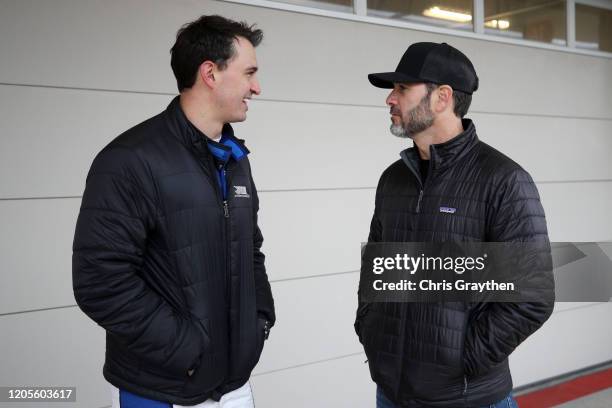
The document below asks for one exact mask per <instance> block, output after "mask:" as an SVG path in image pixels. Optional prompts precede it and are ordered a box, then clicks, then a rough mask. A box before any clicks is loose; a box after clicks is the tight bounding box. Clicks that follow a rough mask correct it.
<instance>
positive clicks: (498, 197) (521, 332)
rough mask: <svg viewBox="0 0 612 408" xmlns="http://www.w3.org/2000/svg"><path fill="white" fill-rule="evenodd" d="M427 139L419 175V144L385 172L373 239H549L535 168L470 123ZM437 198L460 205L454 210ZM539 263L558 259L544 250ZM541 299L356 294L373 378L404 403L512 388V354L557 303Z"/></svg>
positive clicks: (483, 400) (460, 401)
mask: <svg viewBox="0 0 612 408" xmlns="http://www.w3.org/2000/svg"><path fill="white" fill-rule="evenodd" d="M463 127H464V129H465V131H464V132H463V133H461V134H460V135H458V136H457V137H455V138H453V139H452V140H450V141H448V142H446V143H444V144H439V145H434V146H431V148H430V157H431V160H430V164H429V175H428V177H427V179H426V181H425V185H422V182H421V176H420V172H419V170H418V169H419V162H420V158H419V155H418V151H417V150H416V149H415V148H411V149H407V150H405V151H404V152H402V159H401V160H398V161H397V162H395V163H394V164H392V165H391V166H390V167H389V168H387V170H385V172H384V173H383V175H382V177H381V179H380V182H379V185H378V189H377V192H376V208H375V212H374V217H373V219H372V224H371V229H370V236H369V241H370V242H445V241H494V242H531V241H534V242H542V243H545V245H544V246H545V247H546V246H547V244H548V235H547V230H546V220H545V218H544V211H543V209H542V206H541V204H540V199H539V195H538V192H537V189H536V186H535V184H534V183H533V180H532V179H531V177H530V176H529V174H528V173H527V172H526V171H525V170H523V169H522V168H521V167H520V166H519V165H518V164H516V163H515V162H513V161H512V160H510V159H509V158H508V157H506V156H504V155H503V154H502V153H500V152H498V151H497V150H495V149H493V148H492V147H490V146H488V145H487V144H485V143H483V142H481V141H479V140H478V138H477V136H476V131H475V128H474V125H473V123H472V122H471V121H470V120H467V119H466V120H464V121H463ZM440 207H453V208H456V212H455V213H454V214H448V213H445V212H440ZM541 256H543V257H546V259H543V260H542V262H543V264H542V265H549V266H550V265H552V264H551V262H552V261H551V259H550V252H542V254H541ZM553 306H554V302H553V301H552V300H550V301H545V302H541V303H482V304H466V303H461V302H456V303H450V302H449V303H426V304H425V303H371V304H360V306H359V309H358V311H357V319H356V323H355V329H356V331H357V333H358V335H359V337H360V340H361V342H362V343H363V345H364V348H365V352H366V355H367V357H368V361H369V366H370V373H371V375H372V379H373V380H374V381H375V382H376V383H377V384H378V385H379V386H380V387H381V388H382V389H383V391H384V393H385V395H386V396H387V397H388V398H390V399H391V400H392V401H394V402H395V403H396V404H398V405H399V406H402V407H453V408H456V407H479V406H483V405H488V404H491V403H494V402H497V401H499V400H501V399H502V398H503V397H505V396H506V395H507V394H508V393H509V392H510V391H511V389H512V378H511V376H510V371H509V368H508V356H509V355H510V353H511V352H512V351H513V350H514V349H515V347H516V346H518V345H519V344H520V343H521V342H522V341H523V340H525V338H527V336H529V335H530V334H532V333H533V332H534V331H536V330H537V329H538V328H539V327H540V326H541V325H542V324H543V323H544V321H546V319H548V317H549V316H550V314H551V313H552V309H553Z"/></svg>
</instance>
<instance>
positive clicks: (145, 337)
mask: <svg viewBox="0 0 612 408" xmlns="http://www.w3.org/2000/svg"><path fill="white" fill-rule="evenodd" d="M145 172H146V166H144V164H141V163H140V162H139V159H138V158H136V156H135V154H134V153H133V152H131V151H130V150H128V149H126V148H123V147H115V148H106V149H105V150H103V151H102V152H101V153H100V154H99V155H98V156H97V157H96V159H95V160H94V163H93V164H92V167H91V169H90V171H89V174H88V176H87V182H86V187H85V192H84V194H83V199H82V203H81V209H80V213H79V216H78V220H77V224H76V231H75V236H74V243H73V255H72V282H73V290H74V296H75V299H76V301H77V304H78V305H79V307H80V308H81V310H83V312H85V314H86V315H87V316H89V317H90V318H91V319H93V320H94V321H95V322H96V323H98V324H99V325H100V326H101V327H103V328H104V329H105V330H106V331H107V333H108V335H111V336H114V337H115V338H116V339H117V340H118V341H120V342H122V343H123V344H125V346H126V347H127V348H128V349H129V350H130V351H131V352H133V353H134V354H135V355H137V356H139V357H140V358H141V359H142V360H144V361H148V362H149V363H150V364H153V365H155V366H157V367H159V368H161V369H164V370H166V371H167V372H168V373H172V374H175V375H187V373H188V371H189V370H191V369H195V368H196V366H197V364H198V362H199V356H200V354H201V352H202V351H203V347H204V343H205V341H204V336H205V334H204V333H203V328H199V327H198V326H197V323H195V322H194V321H193V320H191V319H188V318H186V317H183V316H180V315H178V314H177V313H176V312H175V311H174V310H173V309H172V308H171V307H170V306H169V305H168V303H166V302H165V301H164V300H163V299H162V298H161V297H160V296H159V295H158V294H157V293H156V292H155V291H153V290H152V289H151V287H150V286H148V285H147V284H146V282H145V281H144V280H143V279H142V276H143V274H146V273H147V272H146V270H144V269H143V257H144V254H145V252H146V245H147V236H148V234H149V233H150V232H151V230H152V229H153V228H154V216H153V215H154V211H155V207H154V204H153V202H152V199H151V198H150V196H149V195H148V194H146V193H145V192H144V190H143V187H142V183H141V182H140V180H142V179H143V177H144V174H145Z"/></svg>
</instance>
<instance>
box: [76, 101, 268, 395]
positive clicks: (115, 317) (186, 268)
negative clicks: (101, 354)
mask: <svg viewBox="0 0 612 408" xmlns="http://www.w3.org/2000/svg"><path fill="white" fill-rule="evenodd" d="M224 133H231V128H230V127H229V126H228V125H226V127H225V128H224ZM231 137H232V138H233V135H232V136H231ZM234 140H235V141H238V139H235V138H234ZM238 142H239V141H238ZM216 177H217V175H216V169H215V167H214V161H213V156H212V155H211V153H210V152H209V149H208V147H207V141H206V139H205V136H204V135H203V134H202V133H200V132H199V131H198V130H197V129H196V128H195V127H194V126H192V125H191V124H190V123H189V122H188V120H187V118H186V117H185V115H184V114H183V112H182V110H181V108H180V104H179V101H178V97H177V98H175V99H174V100H173V101H172V103H171V104H170V105H169V106H168V109H167V110H166V111H164V112H162V113H160V114H159V115H157V116H155V117H153V118H151V119H149V120H147V121H145V122H143V123H141V124H139V125H137V126H135V127H134V128H132V129H130V130H128V131H127V132H125V133H124V134H122V135H121V136H119V137H118V138H116V139H115V140H113V141H112V142H111V143H110V144H109V145H108V146H106V147H105V148H104V149H103V150H102V151H101V152H100V153H99V154H98V156H97V157H96V159H95V160H94V162H93V164H92V166H91V170H90V171H89V175H88V176H87V185H86V188H85V193H84V195H83V201H82V204H81V211H80V214H79V218H78V221H77V226H76V233H75V238H74V245H73V270H72V271H73V285H74V294H75V298H76V300H77V303H78V305H79V306H80V308H81V309H82V310H83V311H84V312H85V313H86V314H87V315H88V316H89V317H91V318H92V319H93V320H94V321H96V322H97V323H98V324H99V325H100V326H102V327H103V328H104V329H106V361H105V364H104V370H103V372H104V376H105V378H106V379H107V380H108V381H109V382H110V383H112V384H114V385H115V386H117V387H119V388H122V389H126V390H128V391H131V392H133V393H136V394H139V395H142V396H145V397H148V398H151V399H155V400H159V401H167V402H171V403H174V404H181V405H193V404H197V403H200V402H202V401H204V400H206V399H208V398H214V399H219V398H220V396H221V395H222V394H224V393H226V392H229V391H231V390H233V389H236V388H239V387H240V386H242V385H243V384H244V383H245V382H246V381H247V380H248V378H249V376H250V373H251V370H252V369H253V367H254V366H255V364H256V363H257V361H258V360H259V356H260V353H261V351H262V348H263V343H264V325H265V322H266V321H268V322H269V324H270V325H272V324H273V323H274V320H275V316H274V304H273V300H272V293H271V290H270V285H269V283H268V277H267V275H266V272H265V267H264V255H263V254H262V253H261V251H260V247H261V244H262V241H263V238H262V235H261V232H260V230H259V228H258V226H257V211H258V198H257V191H256V190H255V185H254V183H253V179H252V177H251V171H250V167H249V162H248V159H247V158H244V159H242V160H240V161H238V162H236V161H234V160H230V162H229V163H228V165H227V179H228V186H229V187H228V191H229V194H228V198H227V204H225V203H224V202H223V199H222V196H221V193H220V188H219V185H218V182H217V179H216Z"/></svg>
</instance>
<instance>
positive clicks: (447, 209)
mask: <svg viewBox="0 0 612 408" xmlns="http://www.w3.org/2000/svg"><path fill="white" fill-rule="evenodd" d="M455 211H457V209H456V208H453V207H440V212H441V213H447V214H454V213H455Z"/></svg>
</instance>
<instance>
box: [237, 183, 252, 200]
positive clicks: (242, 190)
mask: <svg viewBox="0 0 612 408" xmlns="http://www.w3.org/2000/svg"><path fill="white" fill-rule="evenodd" d="M234 197H236V198H241V197H242V198H249V197H250V195H249V193H248V192H247V189H246V187H245V186H234Z"/></svg>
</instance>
